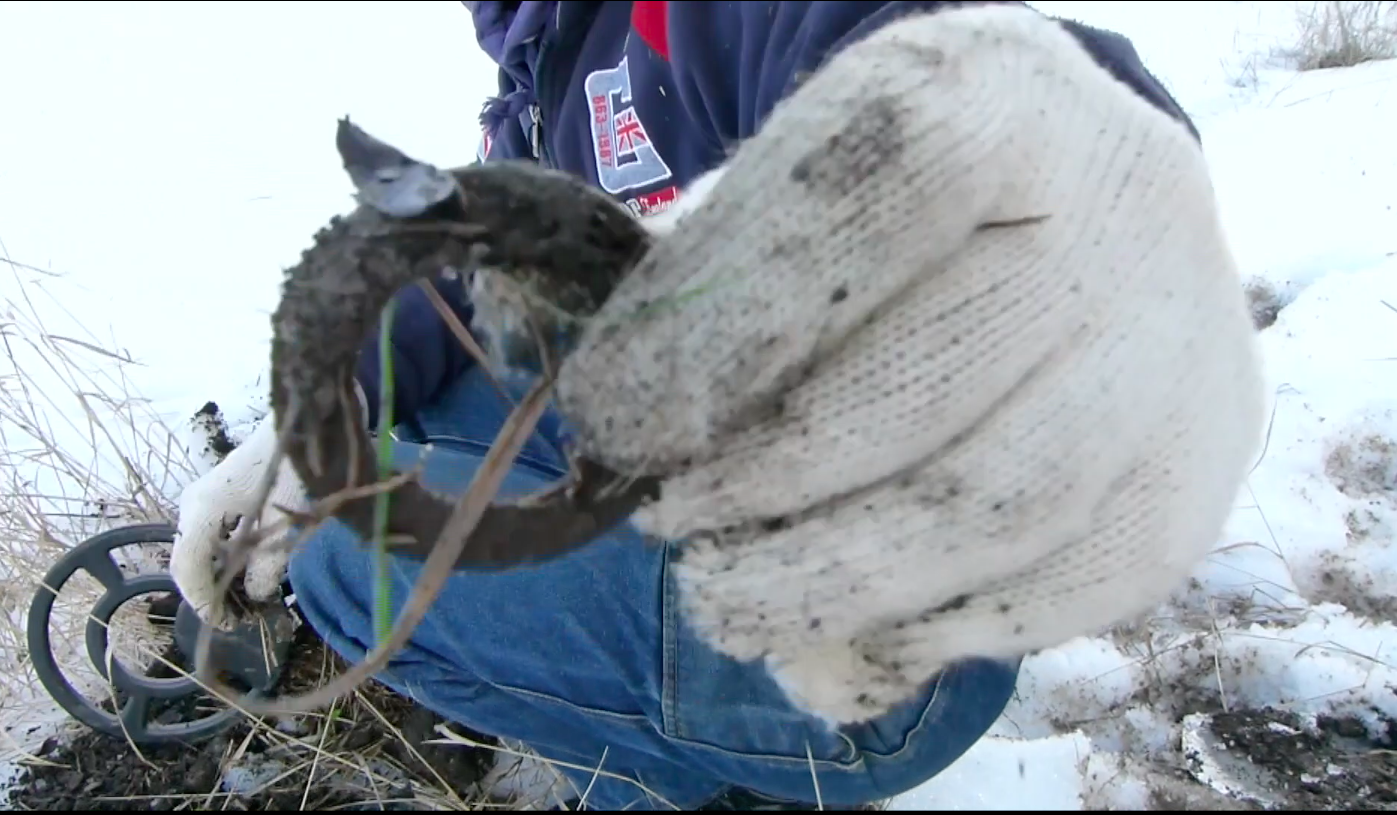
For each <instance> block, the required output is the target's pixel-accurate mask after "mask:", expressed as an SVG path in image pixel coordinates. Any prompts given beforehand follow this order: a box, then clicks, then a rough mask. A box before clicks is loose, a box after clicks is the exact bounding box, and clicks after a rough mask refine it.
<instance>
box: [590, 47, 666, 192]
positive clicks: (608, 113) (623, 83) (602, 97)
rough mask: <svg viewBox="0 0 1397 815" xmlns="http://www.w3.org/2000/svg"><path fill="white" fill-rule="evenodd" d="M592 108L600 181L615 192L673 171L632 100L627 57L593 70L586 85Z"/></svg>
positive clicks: (594, 153) (646, 183)
mask: <svg viewBox="0 0 1397 815" xmlns="http://www.w3.org/2000/svg"><path fill="white" fill-rule="evenodd" d="M583 87H584V89H585V90H586V93H587V98H588V100H590V102H591V108H592V120H591V125H592V157H593V158H594V159H595V160H596V164H597V182H598V184H599V185H600V186H601V188H602V189H604V190H606V191H607V192H609V193H611V194H612V195H615V194H616V193H618V192H623V191H625V190H633V189H635V188H637V187H648V186H650V185H651V184H656V183H658V182H660V181H664V180H665V179H668V178H669V177H670V176H671V175H672V173H671V172H670V169H669V165H668V164H666V163H665V160H664V159H662V158H660V154H659V153H658V152H656V150H655V146H654V145H652V144H651V143H650V134H649V133H647V132H646V130H645V125H644V123H642V122H641V121H640V117H639V116H638V115H637V114H636V111H635V107H634V106H633V105H632V104H631V72H630V68H629V66H628V65H627V59H622V60H621V64H620V65H618V66H616V67H615V68H607V69H605V70H601V71H593V72H592V73H591V74H588V76H587V80H586V82H585V83H584V85H583Z"/></svg>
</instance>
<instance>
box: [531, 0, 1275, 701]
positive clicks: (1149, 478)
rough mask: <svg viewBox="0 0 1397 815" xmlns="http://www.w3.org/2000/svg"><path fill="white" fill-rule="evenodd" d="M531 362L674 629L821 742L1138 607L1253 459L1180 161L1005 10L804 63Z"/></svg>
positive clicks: (1035, 26)
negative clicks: (660, 229)
mask: <svg viewBox="0 0 1397 815" xmlns="http://www.w3.org/2000/svg"><path fill="white" fill-rule="evenodd" d="M696 186H697V187H699V188H701V189H700V192H699V193H698V194H695V193H694V192H692V191H691V193H690V194H689V195H688V196H687V197H686V198H684V199H681V200H682V201H683V212H676V213H675V215H674V217H672V218H671V220H672V221H676V222H677V223H672V224H671V225H670V226H672V227H673V230H672V232H670V233H669V234H668V236H667V237H665V238H663V239H662V240H660V241H659V242H658V243H657V245H656V247H655V248H654V249H652V250H651V251H650V253H649V254H648V255H647V256H646V257H645V259H644V261H643V262H642V263H641V264H640V265H639V266H638V267H637V268H636V269H635V271H633V272H632V273H631V274H630V275H629V276H627V277H626V278H625V279H624V280H622V281H621V283H620V285H619V287H618V288H617V290H616V291H615V293H614V294H613V295H612V296H611V297H610V299H609V300H608V301H607V302H606V304H605V305H604V307H603V308H602V309H601V311H600V313H599V314H598V315H597V316H596V317H595V318H594V319H593V320H591V321H590V322H589V324H588V325H587V327H586V329H585V331H584V332H583V334H582V337H581V340H580V343H579V345H578V346H577V348H576V350H575V351H574V352H573V353H572V354H571V355H569V356H568V357H567V359H566V360H565V361H564V363H563V365H562V367H561V373H560V378H559V382H558V386H557V393H558V399H559V404H560V407H561V409H562V411H563V412H564V413H565V414H566V415H567V416H568V417H569V419H570V420H571V421H572V422H573V423H574V424H575V425H576V428H577V431H578V439H579V443H580V449H581V452H582V453H583V454H584V455H586V456H587V457H589V458H591V459H592V460H595V461H597V462H600V463H601V464H603V465H605V466H607V467H610V468H612V469H614V470H616V471H617V472H620V473H623V474H633V475H649V476H659V477H660V478H661V479H662V480H661V484H660V490H659V493H660V495H659V498H658V499H657V500H654V501H652V502H650V503H649V504H648V505H646V506H644V507H643V508H642V509H641V510H640V511H639V512H637V513H636V514H635V515H634V516H633V518H632V521H633V523H634V524H635V525H636V526H637V527H638V528H640V529H641V530H642V531H645V532H648V533H652V534H654V535H657V536H661V537H665V538H670V539H681V538H682V539H686V543H685V544H684V545H683V547H682V552H683V561H682V566H681V569H680V571H679V575H680V582H681V585H680V590H681V592H682V595H683V598H684V605H685V607H686V609H687V613H688V619H689V620H690V622H691V623H692V624H693V625H694V626H697V627H698V629H699V630H700V631H701V632H703V634H704V635H705V636H706V638H707V639H708V640H709V641H710V642H711V643H712V645H713V646H714V647H716V648H717V649H719V650H720V651H722V652H724V653H726V654H729V655H731V656H733V657H736V658H738V659H741V660H753V659H762V658H764V659H765V660H766V661H767V663H768V665H769V667H770V669H771V670H772V672H773V674H774V675H775V677H776V678H777V679H778V680H779V681H780V682H781V683H782V684H783V686H784V687H785V688H786V689H787V691H788V693H789V694H790V695H791V697H792V698H793V699H794V700H796V701H797V702H798V703H800V704H802V705H803V706H805V707H806V708H807V709H809V710H810V711H813V712H815V713H817V714H820V715H822V716H823V717H825V718H827V719H828V720H831V721H835V722H852V721H862V720H866V719H869V718H872V717H874V716H877V715H878V714H880V713H882V712H884V711H885V710H887V709H888V708H889V707H890V706H892V705H894V704H895V703H897V702H899V701H900V700H903V699H905V698H907V697H909V696H911V695H912V694H913V692H914V691H915V690H916V688H917V687H918V686H919V685H920V684H921V683H923V682H924V681H925V680H927V679H928V678H930V677H931V676H932V675H933V674H935V673H936V672H937V671H939V670H940V669H941V668H943V667H944V666H945V665H947V664H948V663H949V662H951V661H954V660H956V659H959V658H963V657H968V656H972V655H974V656H988V657H1000V656H1002V657H1009V656H1014V655H1022V654H1025V653H1028V652H1030V651H1032V650H1034V649H1038V648H1042V647H1047V646H1053V645H1057V644H1060V643H1062V642H1064V641H1066V640H1068V639H1070V638H1072V637H1074V636H1078V635H1083V634H1087V633H1091V632H1094V631H1097V630H1099V629H1102V628H1104V627H1106V626H1109V625H1111V624H1113V623H1116V622H1119V621H1121V620H1123V619H1125V618H1127V617H1129V616H1132V615H1134V614H1137V613H1140V612H1143V611H1145V610H1147V609H1148V608H1149V607H1151V606H1152V605H1154V604H1155V603H1157V602H1159V601H1161V600H1163V599H1164V598H1165V597H1166V596H1167V594H1168V593H1169V592H1170V591H1171V590H1172V589H1174V588H1176V586H1177V584H1178V583H1179V582H1180V581H1181V580H1182V579H1183V578H1184V577H1185V575H1186V574H1187V572H1188V571H1189V570H1190V569H1191V568H1192V567H1193V566H1194V565H1195V564H1196V562H1198V561H1199V560H1200V559H1201V558H1202V557H1203V556H1204V554H1205V553H1206V551H1207V550H1208V548H1209V547H1210V546H1211V545H1212V543H1213V542H1214V540H1215V538H1216V536H1217V535H1218V533H1219V532H1220V531H1221V528H1222V525H1223V523H1224V521H1225V518H1226V516H1227V515H1228V513H1229V511H1230V508H1231V505H1232V501H1233V499H1234V497H1235V494H1236V491H1237V489H1238V487H1239V485H1240V484H1241V482H1242V479H1243V477H1244V474H1245V471H1246V468H1247V466H1248V464H1249V460H1250V457H1251V456H1252V455H1253V453H1254V451H1255V450H1256V449H1257V445H1258V442H1259V440H1260V434H1261V427H1262V420H1263V415H1262V414H1263V396H1262V391H1261V384H1260V373H1259V364H1258V360H1257V355H1256V352H1255V350H1254V348H1253V336H1252V328H1251V323H1250V321H1249V319H1248V316H1247V311H1246V307H1245V304H1244V302H1243V295H1242V288H1241V285H1240V281H1239V279H1238V274H1237V272H1236V269H1235V267H1234V262H1233V258H1232V256H1231V254H1230V252H1229V249H1228V246H1227V243H1226V240H1225V237H1224V234H1223V230H1222V227H1221V225H1220V223H1219V216H1218V209H1217V205H1216V202H1215V199H1214V195H1213V190H1212V188H1211V185H1210V181H1209V176H1208V170H1207V166H1206V163H1205V161H1204V156H1203V154H1202V152H1201V151H1200V149H1199V147H1198V145H1197V144H1196V143H1195V142H1194V141H1193V140H1192V138H1191V137H1190V134H1189V133H1188V131H1187V130H1186V129H1185V128H1184V127H1183V126H1182V125H1181V124H1180V123H1178V122H1177V121H1174V120H1171V119H1170V118H1169V117H1167V116H1166V115H1165V114H1163V113H1161V112H1160V111H1159V110H1157V109H1155V108H1153V107H1151V106H1150V105H1149V104H1147V103H1146V102H1145V101H1143V100H1141V99H1140V98H1138V97H1137V96H1136V95H1135V94H1133V93H1132V92H1131V91H1130V90H1129V89H1128V88H1127V87H1126V86H1124V85H1122V84H1120V83H1119V82H1117V81H1116V80H1115V79H1114V78H1113V77H1112V76H1111V75H1110V74H1109V73H1107V72H1106V71H1105V70H1103V69H1102V68H1101V67H1099V66H1098V65H1096V64H1094V63H1093V61H1092V60H1091V58H1090V57H1089V56H1088V55H1087V53H1086V52H1085V51H1084V50H1083V49H1082V47H1081V46H1080V45H1079V44H1078V43H1077V42H1076V41H1074V40H1073V38H1072V37H1071V36H1069V35H1068V34H1067V33H1066V32H1065V31H1064V30H1063V29H1062V28H1061V27H1060V26H1058V25H1057V24H1056V23H1054V22H1052V21H1050V20H1047V19H1044V18H1042V17H1041V16H1039V15H1038V14H1037V13H1035V12H1033V11H1031V10H1028V9H1022V8H1012V7H1008V8H1006V7H983V8H968V9H964V10H958V11H954V12H952V11H947V12H944V13H940V14H936V15H933V16H923V17H915V18H909V19H908V20H905V21H902V22H899V23H896V24H892V25H889V26H887V27H885V28H884V29H882V30H881V31H879V32H878V33H875V34H873V35H872V36H870V37H868V38H867V39H865V40H864V41H862V42H860V43H858V44H855V45H853V46H851V47H849V48H847V49H846V50H844V51H842V52H841V53H840V54H839V55H837V56H836V57H834V58H833V59H832V60H831V62H830V63H829V64H828V65H827V66H826V67H824V68H823V69H822V70H821V71H819V72H818V73H817V74H815V75H814V76H813V77H811V78H810V79H809V80H808V81H807V83H806V84H805V85H804V86H803V87H802V88H800V89H799V90H798V91H796V92H795V93H794V94H793V95H792V96H791V98H789V99H788V100H787V101H785V102H783V103H782V104H781V105H779V106H778V107H777V108H776V110H775V112H774V113H773V115H772V116H771V118H770V119H769V120H768V121H767V122H766V123H765V124H764V126H763V128H762V129H761V131H760V133H759V134H758V135H757V136H756V137H755V138H753V139H751V140H750V141H748V142H746V143H744V144H743V145H742V146H741V147H740V149H738V150H737V152H736V154H735V155H734V157H733V158H732V159H731V160H730V161H729V162H728V163H727V164H726V165H725V166H724V167H723V168H721V169H720V170H719V171H717V174H715V175H711V176H709V177H708V178H706V179H704V180H703V181H702V182H701V183H700V184H698V185H696Z"/></svg>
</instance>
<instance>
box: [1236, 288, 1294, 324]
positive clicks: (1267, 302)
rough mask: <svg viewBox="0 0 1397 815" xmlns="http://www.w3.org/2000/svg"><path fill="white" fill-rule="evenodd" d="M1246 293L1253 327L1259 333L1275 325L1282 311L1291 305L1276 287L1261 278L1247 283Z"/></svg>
mask: <svg viewBox="0 0 1397 815" xmlns="http://www.w3.org/2000/svg"><path fill="white" fill-rule="evenodd" d="M1244 291H1245V292H1246V295H1247V308H1248V310H1250V311H1251V320H1252V326H1253V327H1255V328H1256V330H1257V331H1263V330H1265V329H1267V328H1270V327H1271V326H1273V325H1275V324H1276V320H1277V319H1279V317H1280V315H1281V309H1283V308H1285V307H1286V306H1287V305H1289V300H1287V299H1286V298H1285V297H1284V296H1283V295H1282V294H1281V292H1280V291H1278V290H1277V289H1276V287H1275V286H1274V285H1272V284H1271V283H1270V282H1269V281H1266V280H1263V279H1261V278H1253V279H1252V280H1249V281H1247V283H1246V285H1245V288H1244Z"/></svg>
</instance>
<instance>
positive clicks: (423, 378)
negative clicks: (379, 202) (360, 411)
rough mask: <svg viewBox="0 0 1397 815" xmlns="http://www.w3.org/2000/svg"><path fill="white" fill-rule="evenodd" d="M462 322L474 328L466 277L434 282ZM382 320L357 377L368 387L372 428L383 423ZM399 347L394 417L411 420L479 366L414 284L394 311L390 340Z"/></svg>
mask: <svg viewBox="0 0 1397 815" xmlns="http://www.w3.org/2000/svg"><path fill="white" fill-rule="evenodd" d="M432 285H433V287H434V288H436V290H437V292H438V293H440V294H441V296H442V299H443V300H445V301H446V303H447V305H449V306H450V307H451V311H452V312H453V313H454V314H455V315H456V317H457V318H458V319H460V321H461V324H462V325H464V326H467V327H469V326H470V321H471V306H470V301H469V299H468V298H467V297H466V288H465V281H464V279H463V278H462V277H461V276H456V277H455V278H454V279H447V278H445V277H442V278H438V279H437V280H435V281H433V282H432ZM381 327H382V320H380V321H379V323H378V324H377V326H376V327H375V328H374V331H373V332H372V333H371V335H370V336H369V337H367V338H366V339H365V340H364V345H363V346H362V347H361V348H360V350H359V363H358V365H357V366H356V368H355V378H356V379H358V381H359V385H360V386H361V387H362V388H363V389H364V397H365V399H367V400H368V403H369V427H370V428H373V427H377V425H378V400H379V393H380V383H381V382H382V370H381V369H380V365H379V355H378V338H379V331H380V330H381ZM390 339H391V341H392V344H393V417H394V419H395V422H399V423H400V422H403V421H406V420H408V419H410V418H412V417H413V416H415V415H416V414H417V411H418V410H419V409H421V408H422V407H423V406H424V405H426V404H427V403H428V402H430V401H431V400H432V398H433V397H435V396H436V395H437V393H439V392H440V391H441V389H442V388H443V387H445V386H446V385H448V384H450V383H451V382H452V381H453V380H455V379H456V377H458V376H460V375H461V373H462V372H463V371H465V370H466V368H467V367H468V366H470V365H472V364H473V363H474V361H473V360H472V358H471V356H470V354H469V353H467V351H466V349H465V348H464V347H462V345H461V343H460V341H458V340H457V339H456V335H455V334H453V333H452V332H451V329H450V327H448V326H447V324H446V321H445V320H443V319H442V317H441V315H440V314H438V313H437V310H436V307H434V306H433V305H432V301H431V300H429V299H427V294H426V292H424V291H422V289H421V287H419V286H415V285H414V286H408V287H407V288H405V289H403V290H402V291H400V292H398V296H397V300H396V303H395V306H394V308H393V326H392V334H391V337H390Z"/></svg>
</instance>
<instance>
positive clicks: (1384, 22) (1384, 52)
mask: <svg viewBox="0 0 1397 815" xmlns="http://www.w3.org/2000/svg"><path fill="white" fill-rule="evenodd" d="M1298 35H1299V36H1298V38H1297V42H1296V43H1295V45H1294V46H1293V47H1292V48H1291V49H1290V50H1289V51H1288V52H1287V53H1286V56H1288V57H1290V58H1291V59H1292V60H1293V61H1294V62H1295V65H1296V67H1298V68H1299V69H1300V70H1302V71H1311V70H1319V69H1323V68H1347V67H1350V66H1353V65H1359V64H1361V63H1364V62H1371V61H1373V60H1379V59H1391V58H1394V57H1397V2H1393V0H1321V1H1320V2H1314V3H1305V4H1301V5H1300V10H1299V19H1298Z"/></svg>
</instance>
